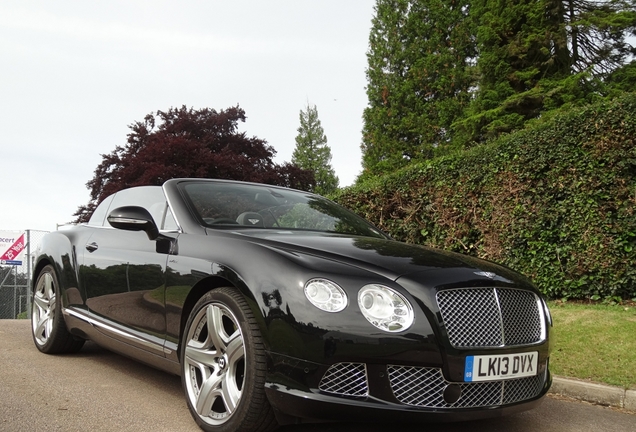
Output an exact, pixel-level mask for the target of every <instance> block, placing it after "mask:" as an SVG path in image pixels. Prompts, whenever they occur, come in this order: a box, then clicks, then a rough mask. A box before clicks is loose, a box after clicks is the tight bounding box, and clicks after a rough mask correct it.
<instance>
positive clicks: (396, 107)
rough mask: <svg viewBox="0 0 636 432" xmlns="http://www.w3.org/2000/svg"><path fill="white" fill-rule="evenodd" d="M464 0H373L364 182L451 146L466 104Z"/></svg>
mask: <svg viewBox="0 0 636 432" xmlns="http://www.w3.org/2000/svg"><path fill="white" fill-rule="evenodd" d="M468 18H469V1H468V0H377V3H376V6H375V16H374V18H373V21H372V28H371V33H370V36H369V51H368V53H367V61H368V68H367V79H368V85H367V96H368V99H369V106H368V107H367V108H366V109H365V110H364V114H363V118H364V129H363V138H362V146H361V147H362V153H363V163H362V165H363V168H364V172H363V175H362V177H364V176H367V175H377V174H381V173H387V172H391V171H393V170H395V169H396V168H399V167H401V166H404V165H406V164H408V163H409V162H410V161H417V160H425V159H430V158H432V157H433V156H435V155H436V153H438V152H439V151H440V150H443V149H444V148H445V147H447V146H449V145H451V140H450V132H451V131H450V127H451V125H452V124H453V122H455V121H456V120H457V119H458V118H460V117H461V116H462V115H463V111H464V109H465V108H466V106H467V105H468V103H469V102H470V89H471V87H472V86H473V85H474V79H473V77H472V72H473V71H472V69H473V64H474V60H475V46H474V40H473V39H474V37H473V31H472V29H471V22H470V21H469V19H468Z"/></svg>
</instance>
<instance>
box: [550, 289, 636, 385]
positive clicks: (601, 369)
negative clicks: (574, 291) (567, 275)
mask: <svg viewBox="0 0 636 432" xmlns="http://www.w3.org/2000/svg"><path fill="white" fill-rule="evenodd" d="M550 311H551V312H552V318H553V321H554V328H553V332H552V336H553V339H554V344H553V346H552V355H551V357H550V369H551V371H552V373H553V374H555V375H560V376H564V377H572V378H580V379H585V380H591V381H596V382H599V383H606V384H611V385H615V386H620V387H623V388H636V307H635V306H634V305H633V304H632V305H629V306H620V305H615V306H609V305H588V304H577V303H562V302H550Z"/></svg>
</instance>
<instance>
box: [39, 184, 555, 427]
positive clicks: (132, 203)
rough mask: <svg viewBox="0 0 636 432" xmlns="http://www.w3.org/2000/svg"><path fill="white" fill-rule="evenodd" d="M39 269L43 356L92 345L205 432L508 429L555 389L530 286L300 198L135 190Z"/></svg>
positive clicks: (278, 192) (110, 203) (54, 243)
mask: <svg viewBox="0 0 636 432" xmlns="http://www.w3.org/2000/svg"><path fill="white" fill-rule="evenodd" d="M37 255H38V256H37V262H36V264H35V270H34V278H33V280H34V281H35V283H34V287H33V288H34V289H33V309H32V317H31V318H32V328H33V340H34V341H35V345H36V346H37V348H38V349H39V350H40V351H42V352H45V353H51V354H52V353H62V352H73V351H77V350H79V349H80V348H81V347H82V345H83V343H84V341H85V340H92V341H94V342H96V343H97V344H100V345H102V346H104V347H106V348H108V349H111V350H114V351H117V352H119V353H121V354H124V355H126V356H130V357H133V358H135V359H137V360H140V361H142V362H145V363H147V364H149V365H152V366H154V367H157V368H160V369H163V370H166V371H168V372H171V373H174V374H178V375H181V377H182V382H183V389H184V392H185V396H186V400H187V403H188V406H189V408H190V411H191V412H192V415H193V417H194V419H195V420H196V422H197V423H198V424H199V426H200V427H201V428H202V429H204V430H208V431H239V430H240V431H262V430H272V429H274V428H275V427H276V426H277V425H279V424H288V423H293V422H304V421H328V420H335V421H337V420H340V421H342V420H347V421H352V420H364V421H391V422H402V421H403V422H421V421H449V420H453V421H457V420H469V419H476V418H484V417H492V416H500V415H503V414H508V413H514V412H518V411H522V410H526V409H529V408H532V407H533V406H535V405H536V404H537V403H539V402H540V399H541V397H542V396H543V395H545V393H546V392H547V391H548V388H549V387H550V384H551V376H550V372H549V371H548V360H549V355H550V346H549V345H550V329H551V327H552V322H551V317H550V313H549V311H548V308H547V306H546V304H545V302H544V300H543V299H542V298H541V296H540V294H539V292H538V291H537V290H536V289H535V288H534V287H533V286H532V284H531V283H530V282H529V281H528V280H527V279H525V278H524V277H522V276H520V275H518V274H517V273H515V272H513V271H511V270H509V269H507V268H504V267H501V266H498V265H495V264H492V263H490V262H486V261H482V260H478V259H475V258H472V257H469V256H464V255H459V254H455V253H448V252H444V251H439V250H433V249H430V248H426V247H420V246H414V245H408V244H404V243H399V242H396V241H393V240H391V238H389V237H388V236H387V235H386V234H384V233H382V232H381V231H380V230H378V229H377V228H375V227H374V226H373V225H371V224H370V223H368V222H366V221H365V220H363V219H361V218H360V217H358V216H356V215H354V214H352V213H351V212H349V211H348V210H345V209H344V208H342V207H340V206H338V205H336V204H334V203H333V202H331V201H329V200H327V199H325V198H322V197H320V196H317V195H314V194H310V193H307V192H301V191H296V190H290V189H285V188H279V187H274V186H268V185H261V184H252V183H241V182H233V181H220V180H202V179H173V180H169V181H167V182H166V183H165V184H164V185H163V186H162V187H160V186H142V187H136V188H131V189H126V190H123V191H120V192H117V193H116V194H114V195H111V196H110V197H108V198H107V199H105V200H104V201H103V202H102V203H101V204H100V205H99V206H98V207H97V209H96V210H95V212H94V214H93V215H92V217H91V219H90V221H89V222H88V223H87V224H83V225H79V226H75V227H73V228H72V229H69V230H65V231H57V232H53V233H51V234H48V235H47V236H46V237H45V238H44V240H43V241H42V243H41V245H40V247H39V248H38V251H37Z"/></svg>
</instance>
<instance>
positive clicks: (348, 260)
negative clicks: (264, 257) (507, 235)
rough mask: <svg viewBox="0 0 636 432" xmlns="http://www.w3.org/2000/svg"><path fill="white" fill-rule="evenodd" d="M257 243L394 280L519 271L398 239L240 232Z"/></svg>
mask: <svg viewBox="0 0 636 432" xmlns="http://www.w3.org/2000/svg"><path fill="white" fill-rule="evenodd" d="M236 233H237V234H240V235H241V236H247V237H251V238H252V239H253V241H254V242H255V243H260V244H262V245H263V246H268V247H270V248H275V249H282V250H285V251H287V252H295V253H303V254H308V255H313V256H318V257H321V258H324V259H329V260H334V261H338V262H340V263H344V264H348V265H351V266H355V267H359V268H362V269H365V270H367V271H372V272H374V273H377V274H380V275H382V276H383V277H386V278H388V279H390V280H397V279H398V278H400V277H401V276H406V275H411V276H413V275H415V274H416V273H421V272H426V273H427V274H429V273H430V272H436V271H443V273H445V274H447V273H448V271H447V270H449V269H455V270H456V272H457V273H458V275H459V273H461V274H463V277H462V278H463V279H465V278H466V277H467V276H466V275H467V274H470V275H471V277H474V278H477V279H491V280H495V279H498V280H500V281H502V282H507V283H513V281H514V280H516V279H518V278H520V276H519V275H518V274H516V273H515V272H513V271H512V270H510V269H507V268H505V267H502V266H499V265H496V264H493V263H491V262H488V261H485V260H481V259H478V258H474V257H470V256H466V255H461V254H458V253H453V252H446V251H442V250H439V249H433V248H429V247H425V246H418V245H411V244H406V243H401V242H397V241H394V240H385V239H376V238H371V237H354V236H344V235H335V234H327V233H305V232H296V231H269V230H268V231H265V230H244V231H240V232H236Z"/></svg>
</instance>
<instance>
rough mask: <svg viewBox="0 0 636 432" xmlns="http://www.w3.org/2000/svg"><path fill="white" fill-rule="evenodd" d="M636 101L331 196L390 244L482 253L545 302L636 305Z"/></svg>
mask: <svg viewBox="0 0 636 432" xmlns="http://www.w3.org/2000/svg"><path fill="white" fill-rule="evenodd" d="M635 139H636V94H633V93H629V94H626V95H624V96H622V97H621V98H619V99H615V100H613V101H606V102H602V103H599V104H596V105H592V106H589V107H586V108H582V109H578V110H576V111H574V110H573V111H571V112H568V113H565V114H561V115H558V116H555V117H554V118H552V119H550V120H548V121H544V122H537V123H536V124H535V125H534V126H533V127H532V128H529V129H526V130H524V131H521V132H518V133H515V134H511V135H508V136H505V137H503V138H501V139H499V140H497V141H494V142H491V143H489V144H486V145H482V146H478V147H475V148H472V149H470V150H467V151H464V152H462V153H458V154H454V155H450V156H446V157H443V158H439V159H434V160H431V161H428V162H427V163H423V164H413V165H411V166H409V167H407V168H405V169H403V170H400V171H398V172H395V173H393V174H391V175H388V176H384V177H380V178H375V179H371V180H368V181H366V182H364V183H361V184H357V185H354V186H352V187H349V188H344V189H341V190H339V191H338V192H337V193H336V194H335V195H334V196H333V197H332V198H333V199H334V200H335V201H337V202H339V203H340V204H342V205H344V206H345V207H348V208H351V209H352V210H353V211H355V212H356V213H358V214H360V215H362V216H364V217H366V218H367V219H369V220H370V221H372V222H374V223H375V224H376V225H377V226H378V227H380V228H382V229H383V230H385V231H386V232H388V233H389V234H390V235H391V236H393V237H394V238H395V239H397V240H401V241H406V242H409V243H417V244H422V245H426V246H431V247H436V248H443V249H447V250H453V251H457V252H462V253H467V254H470V255H474V256H479V257H481V258H485V259H488V260H492V261H496V262H499V263H501V264H504V265H507V266H509V267H511V268H513V269H515V270H517V271H520V272H522V273H524V274H525V275H527V276H529V277H531V278H532V279H533V280H534V282H535V283H536V284H537V286H538V287H539V288H540V289H541V290H542V292H543V293H544V294H546V295H547V296H548V297H550V298H571V299H584V298H593V299H611V300H616V299H618V298H622V299H631V298H635V297H636V265H635V264H636V260H635V256H636V215H635V211H634V208H635V206H636V148H635V146H634V140H635Z"/></svg>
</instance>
